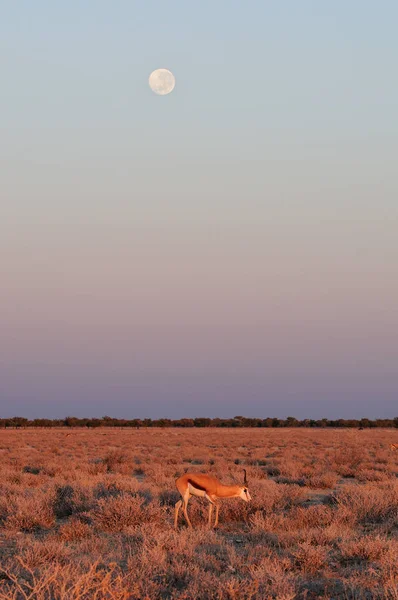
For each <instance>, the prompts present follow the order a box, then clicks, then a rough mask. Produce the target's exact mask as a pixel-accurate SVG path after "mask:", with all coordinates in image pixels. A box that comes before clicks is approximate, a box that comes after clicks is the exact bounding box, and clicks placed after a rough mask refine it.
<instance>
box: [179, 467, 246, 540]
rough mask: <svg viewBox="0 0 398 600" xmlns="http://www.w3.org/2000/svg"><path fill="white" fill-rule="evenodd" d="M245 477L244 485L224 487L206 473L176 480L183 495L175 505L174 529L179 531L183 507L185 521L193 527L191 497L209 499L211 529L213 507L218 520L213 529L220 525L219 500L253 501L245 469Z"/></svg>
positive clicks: (188, 474)
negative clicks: (237, 499) (189, 511)
mask: <svg viewBox="0 0 398 600" xmlns="http://www.w3.org/2000/svg"><path fill="white" fill-rule="evenodd" d="M243 471H244V474H245V477H244V480H243V485H223V484H222V483H220V482H219V481H218V479H216V478H215V477H211V476H210V475H206V474H205V473H185V475H182V476H181V477H179V478H178V479H177V480H176V486H177V489H178V491H179V492H180V494H181V497H182V500H179V501H178V502H177V503H176V505H175V513H174V527H175V529H177V520H178V512H179V510H180V508H181V506H182V510H183V512H184V516H185V519H186V521H187V523H188V527H192V524H191V521H190V520H189V517H188V512H187V508H188V500H189V499H190V498H191V496H201V497H204V498H207V500H208V501H209V502H210V505H209V527H211V516H212V512H213V506H215V507H216V518H215V521H214V525H213V527H217V525H218V511H219V505H218V503H217V500H219V499H220V498H242V500H244V501H245V502H249V500H251V496H250V494H249V490H248V487H247V486H248V484H247V476H246V469H243Z"/></svg>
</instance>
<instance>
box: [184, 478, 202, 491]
mask: <svg viewBox="0 0 398 600" xmlns="http://www.w3.org/2000/svg"><path fill="white" fill-rule="evenodd" d="M188 483H190V484H191V485H192V487H194V488H196V489H197V490H201V491H202V492H205V491H206V488H204V487H203V486H202V485H199V483H196V481H193V480H192V479H188Z"/></svg>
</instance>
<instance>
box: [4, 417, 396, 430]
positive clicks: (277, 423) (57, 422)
mask: <svg viewBox="0 0 398 600" xmlns="http://www.w3.org/2000/svg"><path fill="white" fill-rule="evenodd" d="M28 427H29V428H34V427H48V428H51V427H68V428H77V427H86V428H96V427H133V428H135V429H140V428H141V427H142V428H145V427H268V428H273V427H281V428H282V427H318V428H327V427H333V428H336V427H349V428H358V429H368V428H375V427H385V428H388V427H396V428H398V417H395V418H393V419H367V418H362V419H301V420H300V419H296V418H295V417H287V418H286V419H278V418H276V417H268V418H266V419H257V418H250V417H242V416H237V417H233V418H232V419H219V418H215V419H210V418H206V417H197V418H195V419H116V418H113V417H108V416H105V417H102V418H101V419H98V418H90V419H88V418H78V417H66V418H65V419H26V418H25V417H11V418H8V419H7V418H0V428H2V429H6V428H14V429H21V428H28Z"/></svg>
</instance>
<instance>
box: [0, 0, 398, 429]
mask: <svg viewBox="0 0 398 600" xmlns="http://www.w3.org/2000/svg"><path fill="white" fill-rule="evenodd" d="M397 21H398V3H397V2H395V1H388V0H381V1H380V2H377V3H376V2H373V1H370V0H365V1H363V0H362V1H359V0H352V1H351V2H346V1H343V0H336V1H335V2H333V3H326V2H318V1H315V0H314V1H309V0H302V1H301V2H294V1H293V0H291V1H286V0H282V1H280V2H276V1H271V0H270V1H264V0H248V1H247V2H242V1H241V0H239V1H238V0H218V1H217V2H215V1H214V0H202V1H201V2H200V3H194V2H187V1H186V0H169V1H167V2H165V1H162V0H157V1H155V0H145V2H138V1H134V0H116V1H115V2H112V3H109V2H108V1H105V0H95V1H94V0H88V1H87V2H84V3H83V2H80V1H79V2H78V1H77V0H70V1H69V2H53V1H52V0H35V2H34V3H33V2H30V1H28V0H19V2H12V1H11V0H4V1H3V2H0V416H3V417H5V416H14V415H22V416H27V417H65V416H67V415H75V416H90V417H91V416H99V417H100V416H103V415H105V414H110V415H112V416H115V417H126V418H129V417H141V418H145V417H150V418H158V417H159V418H161V417H170V418H180V417H195V416H209V417H216V416H219V417H232V416H234V415H240V414H243V415H246V416H257V417H266V416H278V417H286V416H288V415H293V416H296V417H298V418H306V417H307V418H322V417H328V418H338V417H343V418H351V417H362V416H368V417H371V418H374V417H393V416H396V415H397V414H398V369H397V362H398V361H397V359H398V234H397V231H398V205H397V200H398V173H397V156H398V117H397V106H398V79H397V76H396V74H397V72H398V37H397V35H396V23H397ZM157 68H167V69H170V70H171V71H172V72H173V73H174V75H175V78H176V87H175V89H174V91H173V92H172V93H171V94H169V95H167V96H157V95H155V94H154V93H153V92H152V91H151V90H150V88H149V86H148V77H149V75H150V73H151V72H152V71H153V70H154V69H157Z"/></svg>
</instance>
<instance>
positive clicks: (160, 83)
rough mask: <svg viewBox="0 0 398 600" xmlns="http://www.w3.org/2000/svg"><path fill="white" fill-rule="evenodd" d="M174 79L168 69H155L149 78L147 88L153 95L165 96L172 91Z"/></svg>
mask: <svg viewBox="0 0 398 600" xmlns="http://www.w3.org/2000/svg"><path fill="white" fill-rule="evenodd" d="M175 84H176V80H175V77H174V75H173V73H172V72H171V71H169V70H168V69H156V71H153V72H152V73H151V74H150V76H149V87H150V88H151V90H152V91H153V92H155V94H159V96H165V95H166V94H170V92H172V91H173V90H174V86H175Z"/></svg>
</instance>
